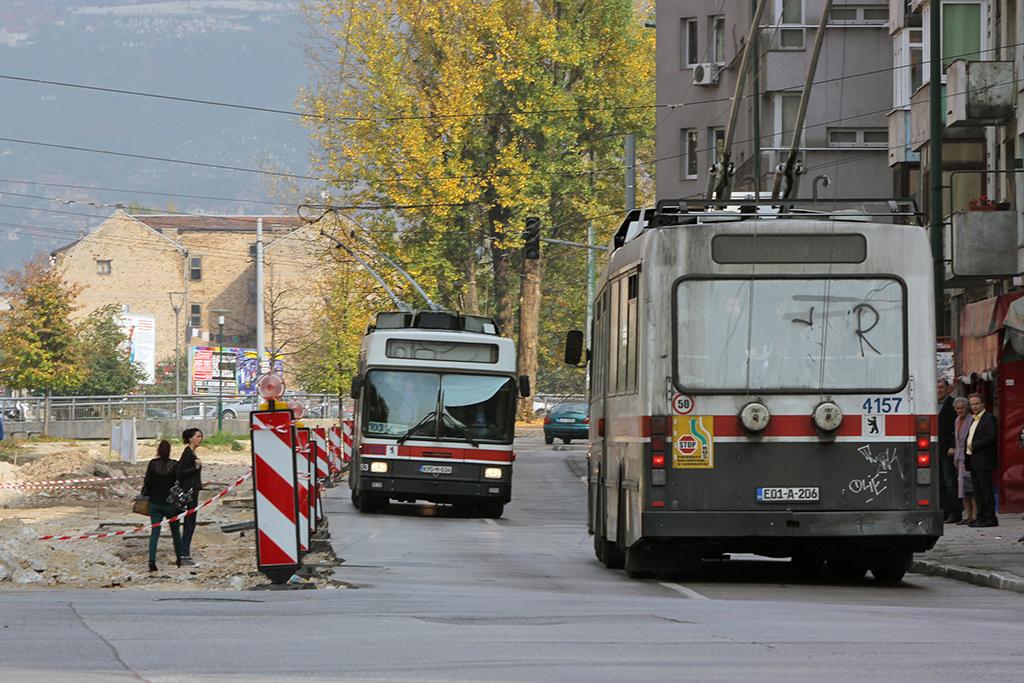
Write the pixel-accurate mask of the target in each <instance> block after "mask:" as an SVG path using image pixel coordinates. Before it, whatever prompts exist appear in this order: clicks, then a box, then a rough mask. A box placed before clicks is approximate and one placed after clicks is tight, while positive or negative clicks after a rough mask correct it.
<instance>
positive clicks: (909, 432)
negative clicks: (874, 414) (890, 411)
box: [885, 415, 939, 436]
mask: <svg viewBox="0 0 1024 683" xmlns="http://www.w3.org/2000/svg"><path fill="white" fill-rule="evenodd" d="M928 417H929V418H930V419H929V421H928V422H929V430H930V431H931V433H932V434H933V435H934V434H938V432H939V425H938V416H937V415H929V416H928ZM885 435H886V436H917V424H916V422H915V416H914V415H886V416H885Z"/></svg>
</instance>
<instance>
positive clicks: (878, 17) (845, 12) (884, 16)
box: [828, 5, 889, 26]
mask: <svg viewBox="0 0 1024 683" xmlns="http://www.w3.org/2000/svg"><path fill="white" fill-rule="evenodd" d="M888 22H889V8H888V7H877V6H876V7H854V6H850V5H846V6H843V7H833V8H832V9H831V10H829V13H828V23H829V24H877V25H880V26H881V25H885V24H887V23H888Z"/></svg>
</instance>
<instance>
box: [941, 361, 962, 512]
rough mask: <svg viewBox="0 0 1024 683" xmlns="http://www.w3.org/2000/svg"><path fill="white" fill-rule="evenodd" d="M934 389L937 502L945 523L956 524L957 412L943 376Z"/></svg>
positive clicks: (950, 391) (959, 510)
mask: <svg viewBox="0 0 1024 683" xmlns="http://www.w3.org/2000/svg"><path fill="white" fill-rule="evenodd" d="M936 389H937V393H938V397H939V406H938V408H939V410H938V423H939V424H938V428H939V435H938V436H939V439H938V441H939V443H938V453H939V504H940V506H941V507H942V512H943V517H944V519H943V521H944V522H946V523H947V524H956V523H958V522H959V521H960V520H961V519H963V517H962V515H963V509H962V506H961V503H960V497H959V496H958V495H957V477H956V466H955V465H954V464H953V456H954V454H955V453H956V415H957V413H956V409H955V408H954V407H953V387H951V386H950V385H949V382H947V381H946V378H945V377H940V378H939V381H938V385H937V387H936Z"/></svg>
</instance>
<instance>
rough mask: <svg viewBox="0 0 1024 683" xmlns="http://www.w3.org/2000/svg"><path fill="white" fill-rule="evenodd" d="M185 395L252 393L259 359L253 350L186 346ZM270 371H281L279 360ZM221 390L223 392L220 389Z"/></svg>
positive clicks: (254, 388) (237, 394)
mask: <svg viewBox="0 0 1024 683" xmlns="http://www.w3.org/2000/svg"><path fill="white" fill-rule="evenodd" d="M188 366H189V393H191V394H193V395H198V396H204V395H205V396H216V395H218V394H220V393H223V395H224V396H248V395H251V394H254V393H256V380H257V379H259V359H258V358H257V357H256V349H241V348H237V347H234V346H225V347H222V348H220V349H219V350H218V347H216V346H190V347H189V350H188ZM274 369H275V370H276V371H278V372H281V371H283V370H284V363H282V362H281V360H276V361H275V362H274ZM222 387H223V388H222Z"/></svg>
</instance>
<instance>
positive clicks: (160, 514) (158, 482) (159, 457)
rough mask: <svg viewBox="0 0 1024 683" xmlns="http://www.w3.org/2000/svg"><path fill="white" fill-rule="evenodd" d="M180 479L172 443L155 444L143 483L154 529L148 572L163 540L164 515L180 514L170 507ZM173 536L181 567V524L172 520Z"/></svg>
mask: <svg viewBox="0 0 1024 683" xmlns="http://www.w3.org/2000/svg"><path fill="white" fill-rule="evenodd" d="M177 479H178V461H177V460H171V442H170V441H167V440H164V441H161V442H160V443H159V445H157V447H156V457H155V458H153V459H152V460H150V461H149V465H147V466H146V478H145V479H144V480H143V482H142V495H144V496H148V497H149V521H150V523H151V524H153V528H152V529H151V530H150V532H149V571H151V572H155V571H156V545H157V542H158V541H159V540H160V523H161V522H163V521H164V519H165V518H168V517H173V516H174V515H176V514H178V513H177V512H176V511H175V510H172V509H171V506H170V504H168V502H167V495H168V494H169V493H170V491H171V487H172V486H174V482H175V481H177ZM170 526H171V539H173V541H174V558H175V562H176V564H177V565H178V566H179V567H180V566H181V534H180V532H179V530H178V523H177V522H171V524H170Z"/></svg>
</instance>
